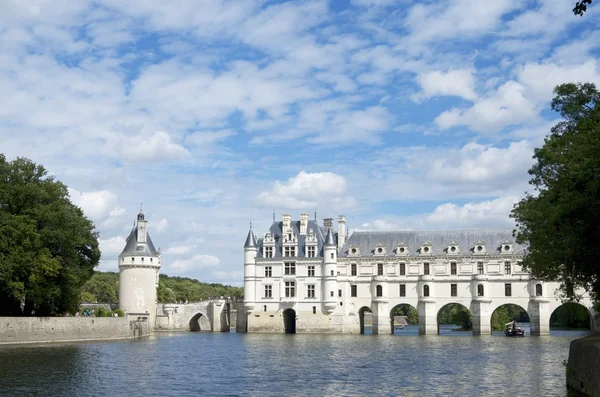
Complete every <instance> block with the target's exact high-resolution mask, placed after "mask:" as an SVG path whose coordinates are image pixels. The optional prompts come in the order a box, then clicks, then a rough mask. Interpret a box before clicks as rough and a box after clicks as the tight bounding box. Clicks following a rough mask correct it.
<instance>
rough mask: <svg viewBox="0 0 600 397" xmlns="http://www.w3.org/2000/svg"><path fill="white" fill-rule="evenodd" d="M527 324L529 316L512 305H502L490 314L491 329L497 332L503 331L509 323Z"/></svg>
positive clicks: (521, 309) (519, 307) (520, 308)
mask: <svg viewBox="0 0 600 397" xmlns="http://www.w3.org/2000/svg"><path fill="white" fill-rule="evenodd" d="M513 320H514V321H517V322H520V323H528V322H529V315H528V314H527V312H526V311H525V310H524V309H523V308H522V307H521V306H517V305H512V304H506V305H502V306H500V307H499V308H497V309H496V310H495V311H494V313H492V329H493V330H494V331H499V330H503V329H504V325H505V324H506V323H508V322H511V321H513Z"/></svg>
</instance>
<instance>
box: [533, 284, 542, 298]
mask: <svg viewBox="0 0 600 397" xmlns="http://www.w3.org/2000/svg"><path fill="white" fill-rule="evenodd" d="M535 296H542V284H536V285H535Z"/></svg>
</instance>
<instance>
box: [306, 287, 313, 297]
mask: <svg viewBox="0 0 600 397" xmlns="http://www.w3.org/2000/svg"><path fill="white" fill-rule="evenodd" d="M306 297H307V298H314V297H315V285H314V284H308V285H307V286H306Z"/></svg>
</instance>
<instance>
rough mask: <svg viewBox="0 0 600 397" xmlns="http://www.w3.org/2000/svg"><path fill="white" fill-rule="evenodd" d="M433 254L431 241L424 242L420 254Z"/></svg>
mask: <svg viewBox="0 0 600 397" xmlns="http://www.w3.org/2000/svg"><path fill="white" fill-rule="evenodd" d="M432 253H433V247H432V245H431V242H429V241H424V242H422V243H421V250H420V254H421V255H431V254H432Z"/></svg>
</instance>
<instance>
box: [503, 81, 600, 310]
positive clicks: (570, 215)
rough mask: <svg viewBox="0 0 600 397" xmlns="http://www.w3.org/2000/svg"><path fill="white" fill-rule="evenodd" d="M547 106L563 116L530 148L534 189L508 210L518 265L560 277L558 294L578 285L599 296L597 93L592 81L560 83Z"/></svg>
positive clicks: (569, 295)
mask: <svg viewBox="0 0 600 397" xmlns="http://www.w3.org/2000/svg"><path fill="white" fill-rule="evenodd" d="M554 93H555V95H556V96H555V97H554V99H553V100H552V109H553V110H555V111H557V112H559V113H560V115H561V116H562V117H563V121H561V122H560V123H558V124H557V125H556V126H554V127H553V128H552V131H551V134H550V135H549V136H548V137H546V139H545V142H544V145H543V146H542V147H541V148H539V149H536V150H535V154H534V159H535V160H536V163H535V164H534V165H533V167H532V168H531V169H530V170H529V174H530V175H531V176H532V178H531V180H530V182H529V183H530V184H531V185H532V186H533V187H534V189H535V190H537V195H532V194H527V195H526V197H525V198H523V199H522V200H521V201H520V202H519V203H518V204H517V205H516V206H515V208H514V210H513V211H512V214H511V216H512V217H513V218H514V219H515V221H516V225H517V228H516V230H515V237H516V240H517V242H518V243H521V244H525V245H526V246H527V247H528V248H527V252H526V254H525V257H524V260H523V266H524V267H525V268H526V269H528V270H529V271H530V272H531V273H532V274H533V276H534V277H535V278H538V279H541V280H546V281H559V282H560V283H561V287H562V293H563V298H565V299H570V300H575V301H577V300H578V299H579V298H580V297H579V296H577V295H576V291H577V289H578V288H579V287H581V288H583V289H584V290H586V291H588V292H589V293H590V295H591V297H592V299H594V300H598V298H599V297H600V244H598V241H600V228H599V227H598V225H600V172H598V170H600V93H599V92H598V91H597V89H596V86H595V85H594V84H589V83H586V84H562V85H559V86H557V87H556V88H555V89H554Z"/></svg>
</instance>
